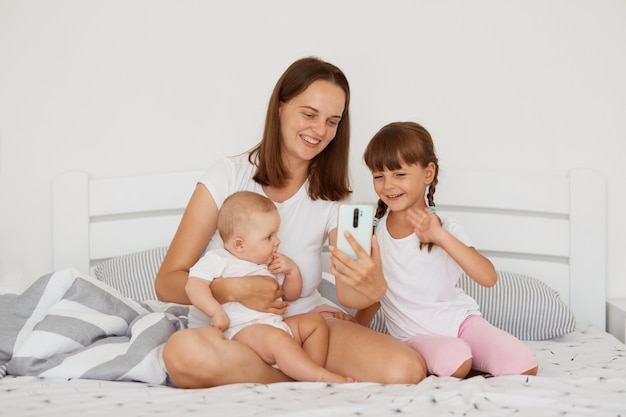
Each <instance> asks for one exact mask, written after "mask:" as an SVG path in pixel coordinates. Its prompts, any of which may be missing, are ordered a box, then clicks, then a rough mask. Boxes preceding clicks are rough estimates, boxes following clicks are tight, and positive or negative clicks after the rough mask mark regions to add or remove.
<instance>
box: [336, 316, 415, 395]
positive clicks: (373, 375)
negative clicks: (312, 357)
mask: <svg viewBox="0 0 626 417" xmlns="http://www.w3.org/2000/svg"><path fill="white" fill-rule="evenodd" d="M327 323H328V327H329V329H330V340H329V350H328V359H327V361H326V368H327V369H328V370H330V371H332V372H336V373H338V374H342V375H350V376H351V377H352V378H354V379H355V380H357V381H359V382H380V383H385V384H416V383H418V382H420V381H421V380H422V379H424V378H426V375H427V370H426V363H425V362H424V359H422V357H421V356H420V355H419V354H418V353H417V352H416V351H414V350H413V349H411V348H410V347H408V346H406V345H405V344H404V343H402V342H401V341H399V340H397V339H394V338H393V337H391V336H389V335H385V334H382V333H378V332H376V331H374V330H371V329H368V328H367V327H364V326H361V325H359V324H356V323H352V322H348V321H345V320H338V319H333V318H329V319H327Z"/></svg>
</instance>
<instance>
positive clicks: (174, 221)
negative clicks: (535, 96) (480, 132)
mask: <svg viewBox="0 0 626 417" xmlns="http://www.w3.org/2000/svg"><path fill="white" fill-rule="evenodd" d="M200 175H201V171H193V172H179V173H164V174H151V175H137V176H130V177H114V178H90V177H89V175H88V174H86V173H84V172H69V173H65V174H62V175H60V176H59V177H58V178H57V179H56V180H55V181H54V186H53V263H54V265H53V266H54V269H55V270H57V269H60V268H64V267H69V266H73V267H75V268H77V269H79V270H81V271H83V272H89V271H91V268H92V267H93V266H94V265H96V264H98V263H99V262H102V261H103V260H105V259H108V258H111V257H114V256H119V255H123V254H126V253H131V252H135V251H140V250H143V249H151V248H155V247H160V246H167V245H168V244H169V242H170V241H171V239H172V237H173V235H174V232H175V231H176V227H177V226H178V222H179V220H180V216H181V215H182V212H183V210H184V208H185V206H186V204H187V201H188V199H189V197H190V196H191V193H192V191H193V188H194V187H195V184H196V182H197V179H198V178H199V177H200ZM439 184H440V186H439V188H438V189H437V192H436V194H435V202H436V204H437V207H438V210H439V212H440V213H441V214H443V215H449V216H452V217H455V218H457V219H458V221H459V222H460V224H461V225H462V226H463V228H464V229H465V230H466V231H467V233H468V234H469V236H470V237H471V238H472V240H473V241H474V243H475V245H476V247H477V248H478V249H479V250H480V251H481V252H482V253H483V254H484V255H486V256H487V257H489V258H490V259H491V260H492V261H493V263H494V264H495V265H496V268H498V269H502V270H509V271H514V272H519V273H523V274H527V275H531V276H534V277H536V278H539V279H541V280H542V281H544V282H546V283H547V284H548V285H550V286H551V287H552V288H555V289H556V290H558V291H559V293H560V294H561V297H562V299H563V300H564V301H565V302H566V303H568V304H569V305H570V307H571V308H572V310H573V311H574V314H575V315H576V317H577V319H578V320H579V321H581V322H585V323H590V324H593V325H594V326H596V327H598V328H600V329H605V321H606V320H605V315H606V307H605V302H606V258H605V256H606V255H605V252H606V185H605V179H604V176H603V175H602V174H601V173H599V172H597V171H593V170H589V169H574V170H572V171H570V172H569V173H568V174H567V175H546V174H536V173H535V174H533V173H520V172H502V171H484V170H442V172H441V174H440V177H439Z"/></svg>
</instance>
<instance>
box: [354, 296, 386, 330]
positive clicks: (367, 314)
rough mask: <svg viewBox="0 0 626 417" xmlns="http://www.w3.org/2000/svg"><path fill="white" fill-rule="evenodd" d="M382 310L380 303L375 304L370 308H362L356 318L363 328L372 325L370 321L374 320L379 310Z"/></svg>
mask: <svg viewBox="0 0 626 417" xmlns="http://www.w3.org/2000/svg"><path fill="white" fill-rule="evenodd" d="M379 309H380V302H378V303H374V304H372V305H371V306H369V307H366V308H362V309H360V310H358V311H357V312H356V314H355V315H354V318H355V319H356V321H357V322H358V323H360V324H362V325H363V326H367V325H368V324H370V321H372V319H373V318H374V316H375V315H376V313H377V312H378V310H379Z"/></svg>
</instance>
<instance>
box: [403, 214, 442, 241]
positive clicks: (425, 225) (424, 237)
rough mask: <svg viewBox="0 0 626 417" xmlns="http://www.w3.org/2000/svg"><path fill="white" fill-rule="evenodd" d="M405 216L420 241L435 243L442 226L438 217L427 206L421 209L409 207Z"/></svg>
mask: <svg viewBox="0 0 626 417" xmlns="http://www.w3.org/2000/svg"><path fill="white" fill-rule="evenodd" d="M406 218H407V220H408V221H409V223H411V225H412V226H413V231H414V232H415V235H416V236H417V237H418V238H419V240H420V242H422V243H435V244H437V238H438V237H439V233H440V232H441V231H442V230H443V228H442V227H441V221H440V220H439V217H437V215H436V214H435V213H433V212H432V211H431V210H430V209H429V208H428V207H425V208H423V209H421V210H420V209H411V210H409V211H408V212H407V215H406Z"/></svg>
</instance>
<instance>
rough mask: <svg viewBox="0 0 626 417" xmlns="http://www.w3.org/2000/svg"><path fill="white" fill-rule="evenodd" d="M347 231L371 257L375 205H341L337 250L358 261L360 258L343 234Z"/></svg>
mask: <svg viewBox="0 0 626 417" xmlns="http://www.w3.org/2000/svg"><path fill="white" fill-rule="evenodd" d="M346 230H347V231H348V232H350V234H352V236H353V237H354V239H356V241H357V242H359V245H361V247H362V248H363V249H364V250H365V252H367V254H368V255H371V253H372V233H373V231H374V205H373V204H367V203H352V204H341V205H340V206H339V218H338V221H337V248H338V249H339V250H340V251H342V252H343V253H345V254H346V255H348V256H349V257H351V258H352V259H358V256H357V255H356V253H355V252H354V250H353V249H352V246H350V244H349V243H348V241H347V240H346V238H345V236H344V234H343V232H344V231H346Z"/></svg>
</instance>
